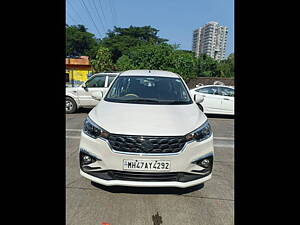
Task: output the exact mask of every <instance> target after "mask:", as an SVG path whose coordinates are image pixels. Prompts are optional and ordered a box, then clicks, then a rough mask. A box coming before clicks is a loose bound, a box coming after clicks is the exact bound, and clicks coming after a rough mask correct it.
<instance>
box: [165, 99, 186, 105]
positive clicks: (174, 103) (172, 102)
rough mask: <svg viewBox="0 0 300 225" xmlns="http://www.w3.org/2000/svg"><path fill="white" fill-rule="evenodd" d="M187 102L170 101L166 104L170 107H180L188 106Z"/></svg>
mask: <svg viewBox="0 0 300 225" xmlns="http://www.w3.org/2000/svg"><path fill="white" fill-rule="evenodd" d="M188 103H189V102H188V101H177V100H176V101H170V102H168V103H167V104H170V105H182V104H188Z"/></svg>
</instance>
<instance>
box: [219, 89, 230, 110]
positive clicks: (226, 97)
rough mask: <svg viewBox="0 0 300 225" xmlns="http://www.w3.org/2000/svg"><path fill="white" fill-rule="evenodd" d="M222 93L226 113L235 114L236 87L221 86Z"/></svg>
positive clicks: (223, 108) (223, 107)
mask: <svg viewBox="0 0 300 225" xmlns="http://www.w3.org/2000/svg"><path fill="white" fill-rule="evenodd" d="M219 91H220V94H221V95H222V103H221V104H222V110H224V113H226V114H234V89H233V88H229V87H219Z"/></svg>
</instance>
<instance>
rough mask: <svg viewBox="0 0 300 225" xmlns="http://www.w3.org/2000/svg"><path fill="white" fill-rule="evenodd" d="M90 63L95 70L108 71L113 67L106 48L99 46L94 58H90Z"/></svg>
mask: <svg viewBox="0 0 300 225" xmlns="http://www.w3.org/2000/svg"><path fill="white" fill-rule="evenodd" d="M91 64H92V66H93V70H94V71H95V72H108V71H112V70H114V69H115V68H114V65H113V63H112V60H111V53H110V51H109V49H108V48H103V47H99V48H98V50H97V53H96V56H95V59H92V60H91Z"/></svg>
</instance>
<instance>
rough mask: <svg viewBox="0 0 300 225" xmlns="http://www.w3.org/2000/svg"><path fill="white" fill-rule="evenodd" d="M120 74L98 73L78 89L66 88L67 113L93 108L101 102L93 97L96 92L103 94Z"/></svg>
mask: <svg viewBox="0 0 300 225" xmlns="http://www.w3.org/2000/svg"><path fill="white" fill-rule="evenodd" d="M118 74H119V73H97V74H94V75H93V76H91V77H90V78H89V79H88V80H87V81H86V82H84V83H82V84H81V85H79V86H78V87H66V113H74V112H76V111H77V110H78V109H79V108H93V107H95V106H96V105H97V104H98V102H99V100H96V99H95V98H93V97H92V94H93V93H95V92H99V91H101V92H102V93H103V94H104V93H105V92H106V91H107V90H108V87H109V86H110V84H111V83H112V81H113V80H114V79H115V77H116V76H117V75H118Z"/></svg>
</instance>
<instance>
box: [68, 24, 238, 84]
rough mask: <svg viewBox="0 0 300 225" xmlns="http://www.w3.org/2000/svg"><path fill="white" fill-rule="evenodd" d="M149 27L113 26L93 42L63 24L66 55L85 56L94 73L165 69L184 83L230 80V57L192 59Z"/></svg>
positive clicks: (78, 28)
mask: <svg viewBox="0 0 300 225" xmlns="http://www.w3.org/2000/svg"><path fill="white" fill-rule="evenodd" d="M158 32H159V30H157V29H155V28H153V27H151V26H144V27H133V26H130V27H128V28H121V27H114V29H113V30H109V31H108V32H107V36H106V37H104V38H103V39H96V37H95V35H94V34H92V33H90V32H88V31H87V28H85V27H84V26H83V25H72V26H68V25H66V55H67V56H80V55H87V56H89V57H90V59H91V64H92V66H93V70H94V71H95V72H108V71H124V70H129V69H156V70H167V71H172V72H175V73H178V74H180V75H181V76H182V77H183V78H184V79H185V80H190V79H192V78H196V77H233V76H234V54H233V53H232V54H230V55H229V56H228V58H227V59H225V60H221V61H217V60H214V59H213V58H211V57H210V56H208V55H205V54H203V55H200V56H199V57H198V58H197V57H195V56H194V53H193V52H192V51H188V50H180V49H178V48H179V46H180V45H179V44H174V45H170V44H168V43H167V42H168V40H167V39H164V38H160V37H159V36H158V35H157V33H158Z"/></svg>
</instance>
